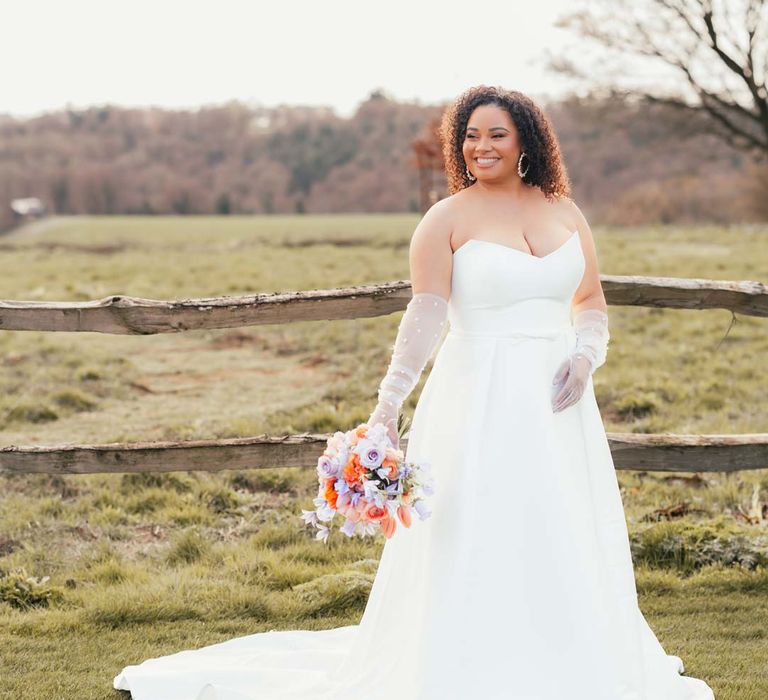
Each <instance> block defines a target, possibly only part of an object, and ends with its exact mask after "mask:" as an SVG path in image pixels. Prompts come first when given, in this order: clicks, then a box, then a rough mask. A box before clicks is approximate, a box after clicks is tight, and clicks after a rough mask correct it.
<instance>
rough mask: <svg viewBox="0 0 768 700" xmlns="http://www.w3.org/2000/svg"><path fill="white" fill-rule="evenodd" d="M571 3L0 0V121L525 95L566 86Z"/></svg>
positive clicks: (347, 111) (350, 108)
mask: <svg viewBox="0 0 768 700" xmlns="http://www.w3.org/2000/svg"><path fill="white" fill-rule="evenodd" d="M575 4H576V2H575V1H574V0H570V2H569V1H568V0H539V1H538V2H530V1H528V2H520V1H518V0H484V1H483V2H466V1H465V2H458V1H457V0H384V1H379V2H369V1H368V0H293V1H290V0H270V1H263V0H251V1H250V2H245V1H243V0H215V1H212V0H206V1H204V2H202V1H199V0H185V1H184V2H180V1H178V0H151V1H148V0H131V2H115V0H99V1H94V0H64V1H62V0H24V1H23V2H21V1H15V2H9V3H7V4H5V6H4V8H3V11H2V23H3V27H4V31H3V39H2V42H0V75H1V76H2V84H3V89H2V91H0V113H5V114H11V115H14V116H19V117H25V116H27V117H28V116H35V115H38V114H41V113H44V112H48V111H55V110H60V109H65V108H72V109H80V108H83V107H88V106H92V105H104V104H112V105H119V106H126V107H143V106H159V107H166V108H175V109H194V108H196V107H199V106H202V105H213V104H222V103H225V102H228V101H230V100H239V101H241V102H244V103H247V104H250V105H254V106H265V107H275V106H278V105H284V104H289V105H313V106H320V105H325V106H330V107H332V108H333V109H334V110H335V111H336V113H337V114H339V115H340V116H342V117H347V116H350V115H351V114H353V113H354V111H355V110H356V108H357V106H358V105H359V103H360V102H363V101H364V100H365V99H366V98H367V97H368V95H369V94H370V93H371V92H372V91H373V90H375V89H382V90H384V91H385V93H386V94H388V95H389V96H391V97H392V98H394V99H397V100H400V101H409V102H411V101H416V102H419V103H422V104H435V103H442V102H446V101H448V100H451V99H453V98H454V97H455V96H457V95H458V94H459V93H461V92H462V91H463V90H465V89H466V88H468V87H470V86H471V85H477V84H481V83H484V84H487V85H501V86H503V87H505V88H509V89H516V90H521V91H523V92H526V93H528V94H529V95H531V96H532V97H535V98H547V97H550V96H551V97H556V96H558V95H560V94H562V93H563V92H564V91H565V90H567V89H568V88H569V87H570V86H569V85H568V83H567V82H566V81H565V80H564V79H563V78H562V77H561V76H558V75H556V74H554V73H552V72H550V71H548V70H546V52H547V51H552V52H554V53H559V52H561V51H564V50H568V51H573V50H582V49H580V48H579V42H580V40H579V39H578V38H577V37H576V36H575V35H574V34H573V33H571V32H568V31H566V30H563V29H558V28H556V27H554V26H553V23H554V21H555V20H556V19H557V17H558V16H559V15H561V14H563V13H565V12H566V11H568V10H570V9H572V8H573V7H574V5H575Z"/></svg>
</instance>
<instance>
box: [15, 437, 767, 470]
mask: <svg viewBox="0 0 768 700" xmlns="http://www.w3.org/2000/svg"><path fill="white" fill-rule="evenodd" d="M607 435H608V444H609V446H610V449H611V454H612V457H613V461H614V465H615V467H616V469H642V470H646V471H662V472H669V471H679V472H713V471H717V472H733V471H740V470H743V469H768V433H753V434H744V435H676V434H674V433H657V434H634V433H629V434H625V433H607ZM327 438H328V435H325V434H322V433H303V434H300V435H286V436H281V437H274V436H267V435H259V436H257V437H248V438H228V439H222V440H190V441H186V442H135V443H111V444H104V445H38V446H16V445H11V446H10V447H4V448H1V449H0V473H12V474H32V473H36V474H106V473H116V472H170V471H207V472H216V471H222V470H224V469H269V468H272V467H306V466H308V465H309V466H312V467H314V465H315V464H316V463H317V458H318V456H319V455H320V454H321V452H322V450H323V448H324V447H325V442H326V440H327ZM400 446H401V448H403V449H405V448H407V446H408V440H407V439H403V440H402V441H401V445H400Z"/></svg>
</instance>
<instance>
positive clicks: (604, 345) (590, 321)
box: [552, 309, 610, 413]
mask: <svg viewBox="0 0 768 700" xmlns="http://www.w3.org/2000/svg"><path fill="white" fill-rule="evenodd" d="M573 327H574V329H575V330H576V347H575V348H574V350H573V352H572V353H571V354H570V355H569V356H568V357H566V358H565V360H563V362H562V363H561V365H560V367H558V369H557V372H555V377H554V379H553V380H552V384H553V385H554V389H553V394H554V395H553V397H552V409H553V411H554V412H555V413H557V412H558V411H562V410H563V409H564V408H567V407H568V406H571V405H572V404H574V403H576V402H577V401H578V400H579V399H580V398H581V397H582V395H583V394H584V389H585V388H586V386H587V380H588V379H589V377H590V375H591V374H592V373H593V372H594V371H595V370H596V369H597V368H598V367H600V366H601V365H603V364H604V363H605V358H606V355H607V353H608V340H609V339H610V334H609V333H608V314H606V313H605V312H604V311H601V310H600V309H584V310H583V311H579V313H577V314H576V315H575V316H574V317H573ZM561 384H562V386H560V385H561Z"/></svg>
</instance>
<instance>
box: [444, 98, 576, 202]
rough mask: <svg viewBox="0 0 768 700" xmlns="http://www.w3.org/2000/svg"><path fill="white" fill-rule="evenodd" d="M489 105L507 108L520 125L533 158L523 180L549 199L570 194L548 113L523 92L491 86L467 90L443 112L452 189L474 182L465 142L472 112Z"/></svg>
mask: <svg viewBox="0 0 768 700" xmlns="http://www.w3.org/2000/svg"><path fill="white" fill-rule="evenodd" d="M488 104H494V105H498V106H499V107H501V108H502V109H505V110H506V111H507V112H508V113H509V116H510V117H511V118H512V121H513V122H514V124H515V127H516V128H517V133H518V136H519V139H520V146H521V148H522V150H523V151H525V154H526V156H527V157H528V159H529V160H528V162H529V167H528V170H527V172H526V173H525V177H524V178H523V182H525V183H526V184H529V185H535V186H536V187H538V188H540V189H541V191H542V192H543V193H544V194H545V195H546V196H547V198H548V199H552V198H554V197H570V195H571V183H570V181H569V179H568V174H567V172H566V169H565V163H563V158H562V155H561V153H560V144H559V143H558V141H557V136H556V135H555V130H554V129H553V127H552V124H551V123H550V121H549V119H548V118H547V116H546V115H545V114H544V112H543V111H542V110H541V109H540V108H539V107H538V105H536V103H535V102H534V101H533V100H532V99H531V98H530V97H528V96H527V95H524V94H523V93H522V92H517V91H516V90H505V89H504V88H501V87H490V86H487V85H477V86H475V87H471V88H469V89H468V90H465V91H464V92H463V93H462V94H461V95H459V97H457V98H456V100H455V102H454V103H453V104H452V105H450V106H449V107H448V108H447V109H446V110H445V112H444V113H443V117H442V120H441V123H440V131H439V134H440V140H441V142H442V148H443V160H444V162H445V173H446V176H447V178H448V192H449V193H450V194H455V193H456V192H458V191H459V190H462V189H465V188H466V187H469V186H470V185H471V184H472V181H471V180H470V179H469V178H468V177H467V172H466V167H467V164H466V162H465V161H464V154H463V152H462V144H463V143H464V138H465V136H466V133H467V121H469V117H470V115H471V114H472V112H473V111H474V110H475V108H476V107H479V106H480V105H488Z"/></svg>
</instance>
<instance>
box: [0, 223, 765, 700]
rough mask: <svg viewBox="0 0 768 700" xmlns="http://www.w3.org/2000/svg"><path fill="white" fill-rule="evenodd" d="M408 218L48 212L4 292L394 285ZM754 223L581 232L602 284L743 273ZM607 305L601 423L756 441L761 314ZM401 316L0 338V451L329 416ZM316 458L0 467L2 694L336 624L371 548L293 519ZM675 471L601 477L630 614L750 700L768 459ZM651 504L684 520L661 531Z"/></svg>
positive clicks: (729, 693) (5, 265) (13, 250)
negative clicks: (50, 221)
mask: <svg viewBox="0 0 768 700" xmlns="http://www.w3.org/2000/svg"><path fill="white" fill-rule="evenodd" d="M417 220H418V219H417V217H416V216H413V215H397V216H364V215H360V216H356V215H346V216H344V215H341V216H335V215H334V216H331V215H329V216H312V217H301V216H296V217H291V216H276V217H224V218H220V219H219V218H215V217H199V218H198V217H196V218H184V217H177V218H174V217H168V218H139V217H136V218H117V219H111V218H92V219H85V220H83V219H79V220H77V221H74V220H73V221H69V222H68V221H66V220H65V221H63V222H62V223H61V224H58V225H56V224H54V225H53V226H52V227H50V228H48V229H47V230H46V231H45V232H44V233H41V234H35V235H34V236H31V237H29V238H26V237H25V236H24V235H23V232H20V233H19V234H14V235H12V236H5V237H3V238H2V239H0V265H2V269H3V271H4V274H3V275H2V276H0V298H6V299H35V300H41V299H56V300H76V299H94V298H100V297H103V296H107V295H111V294H128V295H131V296H143V297H149V298H154V299H164V298H169V299H170V298H185V297H202V296H218V295H223V294H241V293H253V292H261V291H269V292H271V291H289V290H293V289H313V288H327V287H336V286H344V285H352V284H361V283H370V282H383V281H390V280H395V279H407V278H408V262H407V247H408V241H409V238H410V234H411V232H412V230H413V227H414V226H415V224H416V222H417ZM767 234H768V228H765V229H759V228H754V227H732V228H717V227H697V228H681V227H658V228H653V227H648V228H626V229H600V230H596V231H595V236H596V240H597V245H598V253H599V256H600V266H601V272H603V273H604V274H639V275H659V276H680V277H701V278H716V279H731V280H736V279H756V280H760V281H763V282H765V281H766V279H765V271H766V270H768V246H765V237H766V235H767ZM610 313H611V348H610V351H609V361H608V363H607V364H606V365H605V366H604V367H603V368H601V369H600V371H599V372H598V373H597V374H596V375H595V390H596V393H597V397H598V403H599V404H600V408H601V412H602V414H603V418H604V421H605V425H606V429H607V430H609V431H617V432H624V431H629V432H639V433H643V432H657V431H671V432H680V433H707V432H722V433H740V432H764V431H765V430H766V423H767V422H768V421H766V418H768V404H767V403H766V401H765V386H764V377H763V376H762V375H763V373H762V364H761V358H762V357H765V356H766V351H768V334H766V332H765V330H766V326H765V323H766V321H765V319H755V318H749V317H744V316H737V322H736V324H735V325H734V326H733V327H732V328H731V329H730V332H729V333H728V336H727V337H726V338H725V340H722V337H723V335H724V334H725V332H726V329H727V328H728V325H729V323H730V321H731V314H730V313H729V312H727V311H724V310H712V311H677V310H656V309H641V308H633V307H611V310H610ZM399 317H400V314H393V315H391V316H389V317H382V318H374V319H359V320H349V321H336V322H307V323H301V324H293V325H291V326H285V327H282V326H274V327H270V326H264V327H258V326H255V327H249V328H239V329H227V330H222V331H193V332H188V333H181V334H166V335H159V336H146V337H130V336H109V335H106V334H99V333H32V332H16V331H7V332H5V333H0V444H2V445H8V444H56V443H86V442H114V441H121V440H162V439H196V438H215V437H240V436H248V435H256V434H259V433H262V432H266V433H270V434H285V433H295V432H302V431H316V432H327V431H332V430H335V429H344V428H348V427H351V426H352V425H354V424H355V423H356V422H358V421H362V420H364V419H365V418H367V416H368V414H369V413H370V410H371V409H372V407H373V404H374V400H375V390H376V385H377V383H378V381H379V380H380V378H381V375H382V373H383V371H384V370H385V369H386V364H387V361H388V359H389V349H390V347H391V342H392V339H393V338H394V335H395V333H396V330H397V324H398V322H399ZM721 340H722V342H721ZM718 344H719V347H718ZM425 376H426V373H425ZM422 382H423V378H422ZM420 386H421V384H420ZM418 394H419V389H417V390H416V391H415V392H414V393H413V395H412V396H411V397H410V398H409V400H408V403H407V406H406V411H405V413H406V414H409V413H411V412H412V410H413V407H414V406H415V404H416V400H417V398H418ZM311 467H312V465H308V468H307V469H303V470H279V469H274V470H243V471H222V472H218V473H215V474H206V473H195V472H174V473H170V474H125V475H121V474H114V475H82V476H65V477H62V476H48V475H13V476H11V475H5V476H1V477H0V488H2V494H3V496H2V498H0V669H2V670H3V671H5V669H11V670H12V671H11V672H2V671H0V700H5V699H6V698H8V699H9V700H10V699H11V698H13V699H14V700H17V699H18V700H26V699H29V700H38V699H39V698H56V699H58V698H118V697H122V696H123V695H124V694H120V693H118V692H117V691H113V690H112V689H111V680H112V676H113V675H114V674H115V673H117V672H118V671H119V670H120V669H121V668H122V666H123V665H125V664H127V663H136V662H139V661H141V660H143V659H144V658H148V657H151V656H158V655H161V654H166V653H171V652H174V651H178V650H180V649H188V648H193V647H197V646H202V645H205V644H210V643H214V642H217V641H223V640H225V639H229V638H231V637H233V636H239V635H245V634H251V633H254V632H258V631H263V630H267V629H272V628H279V629H295V628H304V629H321V628H326V627H335V626H338V625H342V624H349V623H353V622H356V621H357V620H358V619H359V616H360V615H361V614H362V610H363V608H364V605H365V600H366V598H367V595H368V590H369V586H370V582H371V581H372V578H373V575H374V573H375V567H376V563H377V561H378V558H379V555H380V552H381V546H382V545H383V540H382V539H381V538H378V539H375V540H373V541H362V540H360V539H359V538H355V539H354V540H346V539H345V538H343V536H341V537H340V538H338V539H337V541H336V542H333V543H331V544H330V545H329V546H327V547H325V546H322V545H320V544H319V543H317V542H316V541H314V540H313V532H312V531H311V530H304V529H302V528H301V527H298V526H297V523H298V522H299V517H298V516H299V513H300V510H301V508H302V507H307V506H308V504H309V503H311V498H312V496H313V495H314V491H315V486H316V484H315V479H314V474H313V470H312V468H311ZM690 477H691V475H684V474H676V473H671V474H661V473H649V472H633V471H626V472H619V482H620V485H621V489H622V497H623V500H624V505H625V512H626V515H627V521H628V524H629V528H630V534H631V539H632V551H633V557H634V559H635V562H636V568H637V580H638V589H639V595H640V602H641V607H642V609H643V611H644V612H645V613H646V616H647V618H648V620H649V623H650V624H651V626H652V627H653V629H654V631H655V632H656V633H657V635H658V636H659V639H660V640H661V642H662V644H663V645H664V647H665V649H667V651H668V652H669V653H674V654H677V655H679V656H681V657H682V658H683V659H684V661H685V663H686V671H687V672H688V673H689V674H690V675H693V676H698V677H702V678H705V679H707V681H708V682H710V683H711V684H712V686H713V688H714V689H715V694H716V697H717V698H718V700H729V699H733V700H758V699H760V700H762V698H765V697H768V679H766V674H765V673H764V672H763V669H764V666H765V659H766V658H768V641H767V639H766V636H767V635H766V632H765V626H764V625H763V624H762V621H763V620H765V619H766V614H767V613H768V609H766V608H768V571H766V567H765V558H766V557H768V545H766V537H768V522H767V521H766V520H765V519H762V518H761V517H760V516H761V514H762V506H763V505H764V504H766V503H767V502H768V472H766V471H754V472H743V473H735V474H700V475H699V477H700V478H693V479H691V478H690ZM683 504H685V505H684V506H683ZM671 506H681V510H682V511H683V515H682V516H681V517H679V518H675V519H674V520H673V521H672V522H667V521H664V520H663V513H662V511H663V509H668V508H669V507H671ZM686 510H687V512H685V511H686ZM659 518H662V521H661V522H657V520H658V519H659ZM46 577H47V578H46ZM150 632H151V633H150Z"/></svg>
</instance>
